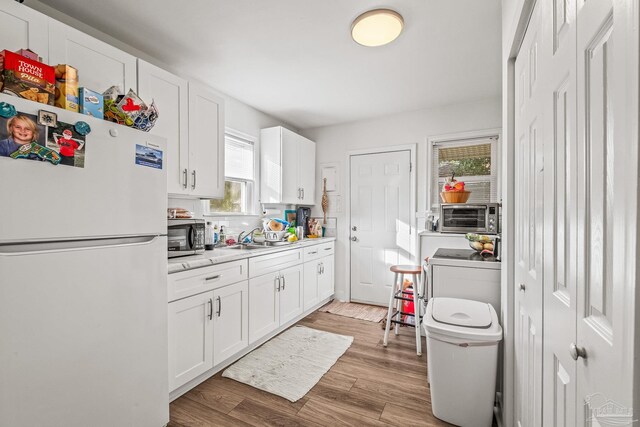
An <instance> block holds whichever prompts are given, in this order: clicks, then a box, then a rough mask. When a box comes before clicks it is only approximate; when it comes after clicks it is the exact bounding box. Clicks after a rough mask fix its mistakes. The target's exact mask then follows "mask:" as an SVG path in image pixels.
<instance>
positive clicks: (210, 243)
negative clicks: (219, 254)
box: [204, 221, 215, 251]
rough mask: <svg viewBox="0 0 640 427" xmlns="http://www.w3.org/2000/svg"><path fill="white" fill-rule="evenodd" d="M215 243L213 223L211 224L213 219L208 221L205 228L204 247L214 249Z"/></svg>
mask: <svg viewBox="0 0 640 427" xmlns="http://www.w3.org/2000/svg"><path fill="white" fill-rule="evenodd" d="M214 245H215V242H214V235H213V225H211V221H207V226H206V227H205V228H204V249H205V250H207V251H212V250H213V247H214Z"/></svg>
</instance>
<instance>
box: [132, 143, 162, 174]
mask: <svg viewBox="0 0 640 427" xmlns="http://www.w3.org/2000/svg"><path fill="white" fill-rule="evenodd" d="M136 165H140V166H146V167H149V168H154V169H162V151H161V150H157V149H155V148H152V147H148V146H146V145H140V144H136Z"/></svg>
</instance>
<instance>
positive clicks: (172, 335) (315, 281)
mask: <svg viewBox="0 0 640 427" xmlns="http://www.w3.org/2000/svg"><path fill="white" fill-rule="evenodd" d="M333 256H334V245H333V242H329V243H321V244H317V245H312V246H308V247H305V248H301V249H294V250H283V251H282V252H275V253H270V254H266V255H259V256H255V257H251V258H249V259H248V260H247V259H242V260H237V261H230V262H226V263H222V264H216V265H212V266H208V267H203V268H196V269H192V270H186V271H181V272H177V273H173V274H170V275H169V281H168V295H167V296H168V301H169V390H170V391H171V392H172V396H175V397H177V396H178V395H180V393H182V392H184V391H186V390H185V388H187V387H188V386H185V385H187V384H188V383H189V382H193V380H195V379H196V378H203V377H204V375H203V374H206V375H208V373H213V372H215V371H216V370H219V369H221V368H223V367H224V366H226V365H228V364H229V363H230V362H232V361H233V359H232V358H234V357H235V358H237V357H239V356H241V355H242V354H243V351H244V352H246V351H247V349H249V348H250V346H252V345H253V346H255V345H257V344H258V343H259V341H260V340H262V339H264V338H265V337H267V336H268V335H269V334H271V333H273V332H274V331H278V330H279V328H280V329H283V328H284V325H286V324H289V323H291V322H293V321H296V320H298V319H300V318H302V317H303V316H304V315H305V314H308V313H310V312H311V310H313V309H315V308H317V306H318V304H320V302H321V301H324V300H326V299H327V298H328V297H330V296H331V295H333V271H334V269H333V265H334V261H333ZM303 261H304V263H303ZM247 279H248V280H247ZM178 389H180V390H178Z"/></svg>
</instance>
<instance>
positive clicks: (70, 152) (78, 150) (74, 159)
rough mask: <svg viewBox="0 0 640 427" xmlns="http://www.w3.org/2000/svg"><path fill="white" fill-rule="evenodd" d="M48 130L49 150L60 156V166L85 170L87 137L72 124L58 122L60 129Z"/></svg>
mask: <svg viewBox="0 0 640 427" xmlns="http://www.w3.org/2000/svg"><path fill="white" fill-rule="evenodd" d="M48 130H49V131H48V135H47V148H50V149H51V150H54V151H56V152H57V153H58V154H59V155H60V164H61V165H66V166H74V167H76V168H84V157H85V149H84V148H85V147H84V146H85V141H86V137H85V136H82V135H80V134H79V133H78V132H76V130H75V127H74V125H72V124H70V123H64V122H58V127H56V128H48Z"/></svg>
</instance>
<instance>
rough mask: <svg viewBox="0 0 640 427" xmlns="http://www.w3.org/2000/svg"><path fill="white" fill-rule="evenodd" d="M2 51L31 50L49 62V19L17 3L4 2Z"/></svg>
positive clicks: (0, 14)
mask: <svg viewBox="0 0 640 427" xmlns="http://www.w3.org/2000/svg"><path fill="white" fill-rule="evenodd" d="M0 23H1V24H0V40H2V46H0V49H7V50H10V51H16V50H19V49H31V50H32V51H34V52H35V53H37V54H38V55H40V56H41V57H42V61H43V62H44V63H45V64H47V63H48V62H49V44H48V40H49V34H48V26H49V18H48V17H47V16H46V15H43V14H42V13H40V12H37V11H35V10H33V9H30V8H29V7H27V6H25V5H23V4H20V3H18V2H15V1H8V0H6V1H3V2H2V6H0Z"/></svg>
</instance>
